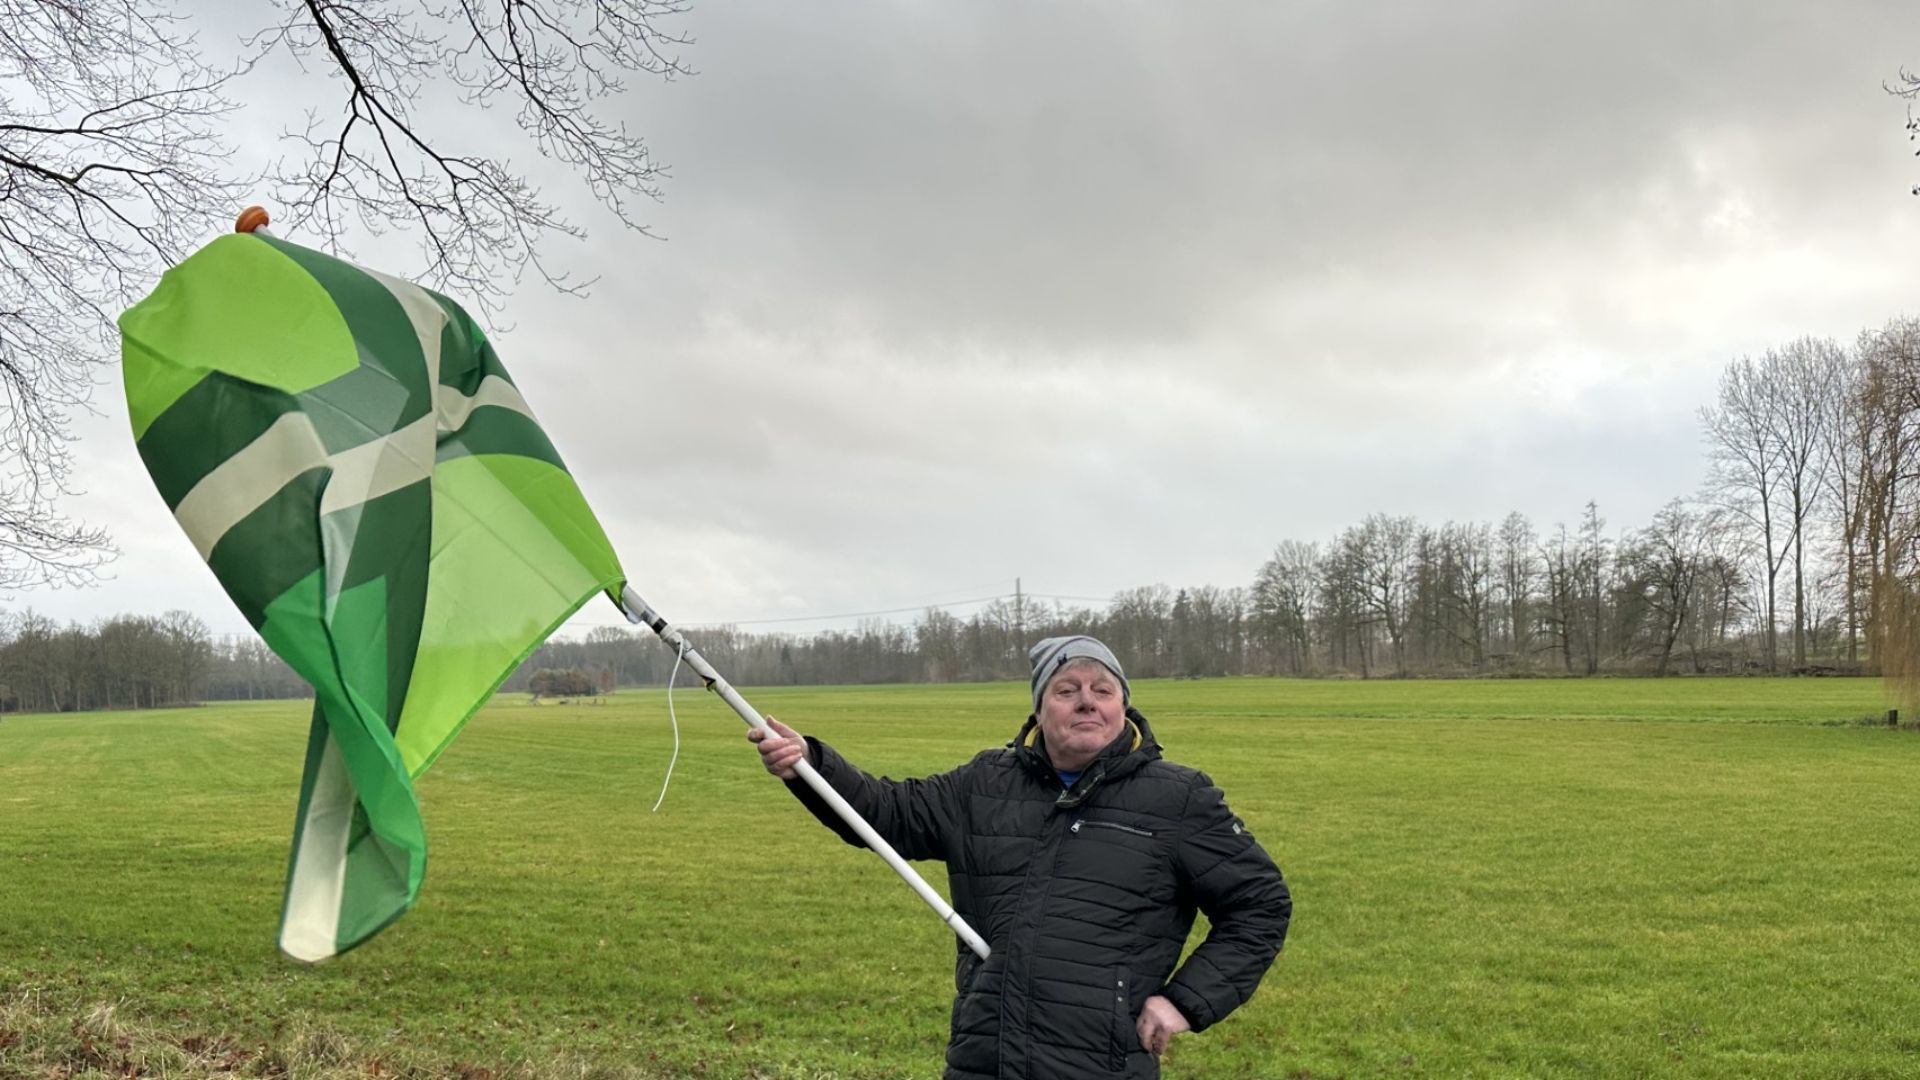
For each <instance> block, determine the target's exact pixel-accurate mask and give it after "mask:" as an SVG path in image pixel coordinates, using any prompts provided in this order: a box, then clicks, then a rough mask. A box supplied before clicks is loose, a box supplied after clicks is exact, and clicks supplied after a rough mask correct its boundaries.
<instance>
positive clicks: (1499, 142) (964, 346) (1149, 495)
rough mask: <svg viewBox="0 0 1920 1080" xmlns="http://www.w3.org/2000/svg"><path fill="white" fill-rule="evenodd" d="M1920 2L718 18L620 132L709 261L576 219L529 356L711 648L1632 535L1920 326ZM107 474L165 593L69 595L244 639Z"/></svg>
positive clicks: (773, 12) (661, 595) (973, 11)
mask: <svg viewBox="0 0 1920 1080" xmlns="http://www.w3.org/2000/svg"><path fill="white" fill-rule="evenodd" d="M1907 16H1908V12H1907V11H1906V9H1905V8H1904V7H1901V6H1896V5H1894V4H1891V3H1885V4H1838V5H1817V6H1816V5H1803V4H1788V3H1772V4H1745V3H1742V4H1733V3H1694V4H1665V3H1660V4H1656V3H1618V4H1582V5H1549V4H1536V3H1520V2H1517V0H1516V2H1509V3H1465V4H1448V5H1432V4H1379V5H1344V4H1326V3H1309V4H1286V5H1277V4H1243V5H1228V4H1219V5H1213V4H1209V5H1177V6H1175V5H1152V4H1144V3H1142V4H1091V3H1077V4H1047V5H954V4H946V5H935V4H919V3H900V4H892V5H791V4H765V3H761V4H752V3H748V4H718V3H708V4H703V5H700V6H698V7H697V9H696V10H695V11H694V12H693V14H692V15H691V17H690V20H689V28H690V29H691V30H692V31H693V32H694V33H695V34H696V36H697V37H698V38H699V45H698V46H697V47H696V49H695V50H694V51H693V57H694V62H695V66H696V67H697V68H698V69H699V70H700V72H701V74H700V75H699V76H698V77H696V78H693V79H691V80H686V81H682V82H678V83H675V84H672V85H669V86H657V85H643V86H636V87H635V88H634V89H633V91H632V92H631V93H630V94H629V96H628V97H627V99H626V100H625V102H624V104H623V108H624V109H625V110H626V112H627V115H628V118H629V122H630V123H631V124H632V125H633V126H634V127H635V128H636V129H638V130H640V131H643V132H645V133H647V134H648V136H649V138H650V140H651V141H652V143H653V145H654V147H655V149H656V151H657V152H658V153H660V154H661V156H662V157H663V158H665V159H666V160H668V161H670V162H671V163H672V165H673V170H674V179H673V180H672V182H671V183H670V184H669V188H668V199H667V201H666V202H665V203H664V204H663V205H661V206H659V207H657V208H655V209H654V210H653V211H652V212H651V213H647V214H645V215H644V216H646V217H647V218H648V219H649V220H650V221H651V222H652V223H653V224H654V225H655V227H656V228H657V229H658V230H659V231H660V232H661V233H662V234H664V235H665V236H666V237H667V238H668V239H667V240H666V241H665V242H664V243H655V242H652V241H648V240H645V239H642V238H639V237H636V236H634V235H632V234H630V233H626V232H624V231H622V230H618V229H615V228H609V227H607V226H606V223H605V221H604V219H602V218H599V217H596V216H595V215H594V214H593V213H592V212H591V210H590V209H588V208H580V210H579V212H578V213H577V214H576V216H577V217H578V218H579V219H580V220H582V221H583V222H584V223H586V224H587V225H589V226H590V227H591V228H592V229H593V235H592V236H591V237H590V239H589V240H588V241H587V242H586V243H584V244H582V245H577V246H563V247H561V248H557V249H555V251H554V252H553V253H552V254H553V255H554V256H555V257H556V259H557V260H559V261H560V262H561V263H562V264H563V265H567V266H571V267H572V268H574V269H577V270H580V271H583V272H586V273H589V274H599V275H600V276H601V279H602V280H601V281H600V283H599V285H598V286H596V289H595V293H594V296H593V298H592V299H591V300H589V301H586V302H578V301H573V300H568V299H564V298H558V297H554V296H551V295H549V294H545V293H542V292H541V291H539V290H538V289H537V288H535V287H533V286H530V285H529V286H527V287H523V288H522V289H521V290H520V291H519V293H518V294H517V296H516V297H515V298H514V300H513V301H512V305H511V310H510V311H509V312H508V316H507V317H508V320H509V321H510V322H512V323H514V324H515V329H514V331H513V332H512V333H511V334H509V335H507V336H506V337H505V338H504V339H503V341H502V350H503V353H504V355H505V356H506V358H507V361H508V363H509V365H510V366H511V367H512V368H513V369H514V371H515V372H516V375H517V376H518V378H519V379H520V381H521V382H522V383H523V384H524V385H525V386H526V388H527V392H528V396H529V397H530V399H531V400H532V401H533V403H534V406H535V407H536V409H537V410H538V411H539V412H540V414H541V416H542V417H543V419H545V421H546V422H547V423H548V425H549V426H550V427H551V428H553V429H554V430H555V432H556V437H557V441H558V442H559V443H560V445H561V447H562V450H563V452H564V453H565V454H566V456H567V458H568V460H569V462H570V464H571V465H572V467H573V468H574V471H575V473H576V474H577V475H578V476H579V477H580V478H581V481H582V484H583V486H584V487H585V488H586V489H587V491H588V494H589V496H590V497H591V498H593V499H594V501H595V502H596V505H597V506H598V507H599V509H600V512H601V514H602V516H603V518H604V519H606V521H607V523H608V526H609V529H610V530H611V531H612V533H613V534H614V536H615V537H616V539H617V540H618V541H619V542H620V544H621V545H622V547H623V550H625V551H626V552H627V558H628V559H629V560H630V562H631V563H632V565H631V566H630V569H631V570H632V571H633V572H634V573H635V576H636V578H637V579H638V580H640V581H642V582H645V583H646V584H647V590H646V591H648V593H649V595H650V596H651V597H652V598H653V599H654V600H655V602H656V603H658V604H660V606H661V607H662V609H663V610H666V611H667V612H668V614H669V615H672V616H675V617H677V618H739V619H749V618H757V617H772V616H777V615H781V614H788V613H791V614H806V613H819V612H830V611H852V610H865V609H871V608H875V607H891V606H896V605H899V604H912V603H917V602H921V601H925V600H931V599H936V598H943V599H952V598H956V592H955V590H962V589H963V588H964V587H966V586H970V585H978V584H981V583H985V582H1001V583H1002V584H1003V585H1006V584H1010V583H1011V580H1012V578H1013V577H1014V576H1016V575H1020V576H1023V577H1024V578H1025V579H1026V580H1027V584H1028V587H1029V588H1040V589H1042V590H1043V591H1053V592H1059V593H1066V594H1075V595H1080V594H1104V593H1106V592H1108V591H1110V590H1113V589H1116V588H1121V587H1128V586H1132V585H1136V584H1145V583H1150V582H1153V581H1168V582H1171V583H1175V584H1198V583H1205V582H1211V583H1215V584H1223V585H1225V584H1242V583H1245V582H1246V581H1247V580H1249V579H1250V578H1251V576H1252V574H1253V572H1254V570H1255V568H1256V567H1257V565H1258V563H1259V561H1260V560H1261V559H1262V558H1264V556H1265V555H1266V553H1267V552H1268V551H1270V550H1271V548H1272V546H1273V545H1274V543H1276V542H1277V541H1279V540H1281V539H1284V538H1288V537H1297V538H1303V539H1318V538H1324V537H1326V536H1328V535H1330V534H1331V533H1332V532H1333V531H1335V530H1337V529H1338V528H1340V527H1342V526H1344V525H1346V524H1349V523H1351V522H1353V521H1356V520H1358V519H1359V518H1360V517H1362V516H1364V515H1365V514H1367V513H1369V512H1373V511H1376V510H1384V511H1388V512H1395V513H1412V514H1415V515H1417V516H1419V517H1421V518H1422V519H1423V520H1427V521H1430V522H1435V523H1437V522H1439V521H1443V520H1446V519H1449V518H1453V519H1497V518H1498V517H1500V516H1502V515H1504V513H1505V512H1506V511H1507V510H1509V509H1519V510H1522V511H1524V512H1527V513H1529V514H1530V515H1532V516H1533V517H1534V519H1535V522H1536V524H1537V525H1539V526H1540V527H1541V528H1542V529H1545V528H1548V527H1550V526H1551V525H1552V523H1553V522H1554V521H1556V520H1567V521H1571V520H1573V519H1574V518H1575V517H1576V516H1577V515H1578V513H1579V511H1580V507H1581V505H1582V504H1584V503H1585V502H1586V501H1587V500H1588V499H1589V498H1592V499H1597V500H1599V502H1600V504H1601V508H1602V512H1603V513H1604V514H1606V516H1607V517H1608V518H1609V519H1610V520H1611V521H1612V522H1613V523H1614V525H1615V526H1618V527H1631V526H1635V525H1638V524H1640V523H1641V522H1643V521H1644V520H1645V519H1646V518H1647V517H1648V516H1650V515H1651V513H1652V512H1653V510H1654V509H1655V508H1657V507H1658V506H1659V505H1660V504H1661V503H1664V502H1665V501H1667V500H1668V499H1669V498H1672V497H1673V496H1676V495H1682V494H1686V493H1688V492H1689V491H1691V490H1692V489H1693V487H1694V486H1695V485H1696V484H1697V482H1698V480H1699V478H1700V473H1701V470H1702V467H1703V464H1704V463H1703V459H1702V457H1701V454H1700V451H1699V444H1698V436H1697V433H1696V422H1695V419H1694V417H1695V411H1696V410H1697V408H1698V407H1699V405H1701V404H1702V403H1704V402H1705V401H1706V400H1707V396H1708V395H1709V394H1710V393H1711V390H1712V386H1713V380H1714V377H1715V375H1716V374H1717V371H1718V369H1719V367H1720V365H1722V364H1723V363H1724V362H1725V361H1726V359H1728V358H1729V357H1731V356H1733V355H1736V354H1738V353H1741V352H1748V351H1754V350H1758V349H1762V348H1765V347H1766V346H1768V345H1770V344H1774V343H1777V342H1780V341H1783V340H1785V339H1787V338H1791V337H1794V336H1798V335H1800V334H1803V333H1820V334H1833V335H1837V336H1842V337H1850V336H1851V335H1852V334H1853V333H1854V332H1855V331H1856V330H1858V329H1859V328H1861V327H1863V326H1866V325H1870V324H1875V323H1879V322H1881V321H1883V320H1885V319H1886V318H1888V317H1890V316H1893V315H1897V314H1901V313H1903V312H1904V311H1906V310H1907V305H1908V304H1909V301H1908V299H1907V296H1906V282H1907V277H1906V273H1907V270H1906V262H1907V259H1908V253H1909V252H1910V251H1912V250H1913V248H1914V246H1915V241H1916V240H1917V239H1920V228H1916V221H1917V220H1920V218H1917V215H1920V200H1914V199H1911V198H1910V197H1909V196H1907V194H1906V190H1907V188H1908V187H1909V186H1910V185H1911V184H1912V183H1913V182H1914V181H1915V180H1916V179H1920V163H1916V162H1914V161H1913V159H1912V158H1911V157H1910V156H1909V146H1908V144H1907V143H1906V142H1905V141H1904V140H1902V138H1901V131H1900V123H1901V120H1902V117H1903V114H1902V109H1901V106H1900V105H1899V104H1898V103H1897V102H1894V101H1892V100H1891V99H1889V98H1887V97H1886V96H1885V95H1884V94H1883V92H1882V91H1881V89H1880V84H1881V82H1882V81H1883V80H1885V79H1887V78H1890V77H1891V76H1892V75H1893V74H1894V73H1895V72H1896V71H1897V70H1898V69H1899V66H1900V64H1901V63H1902V62H1903V61H1907V62H1912V63H1915V64H1920V46H1915V45H1912V44H1911V42H1910V40H1909V39H1908V38H1907V37H1905V36H1903V34H1904V31H1906V29H1907V23H1908V21H1909V20H1908V18H1907ZM1903 48H1909V49H1910V51H1909V52H1907V53H1903V52H1902V49H1903ZM543 175H545V174H543ZM552 176H553V177H555V179H554V181H553V189H554V191H555V192H556V193H558V192H561V191H563V190H564V188H565V185H564V183H563V182H562V181H561V179H560V178H559V177H560V174H552ZM364 254H367V252H365V251H363V255H364ZM103 430H104V429H103ZM116 435H117V436H118V437H117V439H116ZM82 449H83V457H84V461H83V466H84V467H85V468H87V469H89V470H92V476H93V479H92V480H90V481H89V482H90V483H91V485H92V487H93V488H94V489H95V491H96V493H97V494H96V497H95V498H93V499H91V500H89V501H88V502H86V503H84V504H83V506H82V509H83V510H86V511H87V512H89V513H90V514H91V515H92V516H94V517H95V518H97V519H101V520H103V521H105V522H107V523H109V524H113V525H115V526H116V527H117V528H118V529H119V530H120V532H121V535H122V537H123V541H126V542H128V546H129V547H130V553H129V557H128V558H127V559H126V560H123V563H122V564H121V568H120V574H121V578H120V582H119V584H118V585H117V586H116V588H115V589H114V590H113V591H112V592H111V593H106V594H94V595H93V596H91V597H88V598H74V597H71V596H68V595H67V594H62V597H61V599H60V600H59V601H54V600H52V599H51V598H49V599H48V602H47V603H44V604H42V606H44V607H46V608H48V609H50V610H55V611H56V612H58V611H62V610H66V611H72V612H74V613H76V614H81V615H84V614H86V613H87V612H90V611H96V610H122V609H126V608H129V607H135V606H149V605H148V603H147V600H146V599H145V598H146V597H148V596H151V597H152V598H154V602H156V603H157V602H159V600H160V599H161V598H163V597H164V598H167V599H166V603H168V604H169V605H170V604H172V603H173V602H174V598H176V597H180V596H187V597H188V598H187V599H182V600H180V601H179V602H180V603H183V604H186V603H193V604H200V603H208V602H209V601H206V600H205V599H204V596H205V594H206V591H207V588H210V575H207V574H206V572H205V571H204V570H202V569H198V568H195V567H193V566H192V565H191V550H190V549H189V548H187V546H186V544H185V541H184V540H180V539H179V538H178V537H176V536H174V535H173V534H172V527H171V525H170V524H169V523H168V522H166V521H165V520H164V515H163V514H161V513H158V512H157V511H156V507H157V501H156V500H151V499H142V498H137V497H132V496H130V495H126V490H127V487H129V486H133V485H134V484H135V480H136V479H137V472H136V471H135V470H137V463H135V464H134V465H132V466H131V468H130V467H129V464H128V463H129V462H131V461H132V458H131V454H130V451H129V450H128V448H127V446H126V445H125V439H124V435H121V434H118V433H113V434H105V435H102V436H100V437H99V438H94V437H92V436H90V437H89V441H88V443H87V444H86V445H85V446H83V448H82ZM103 481H104V482H103ZM103 489H105V490H106V491H107V492H109V493H110V494H111V496H112V497H100V495H99V494H98V493H100V492H102V490H103ZM123 495H126V497H124V498H123V497H121V496H123ZM150 504H151V505H150ZM176 541H177V542H176ZM169 552H170V554H164V553H169ZM194 575H198V576H197V577H195V576H194ZM189 578H191V579H192V580H195V581H200V580H203V579H204V580H205V581H206V582H208V583H209V584H208V585H207V587H206V588H200V589H199V594H198V595H199V599H195V598H194V597H193V596H191V595H188V593H185V592H182V591H180V590H181V589H182V586H181V585H180V584H179V582H182V581H186V580H188V579H189ZM169 590H172V591H169ZM960 595H965V593H964V592H963V593H961V594H960ZM30 599H32V600H33V602H34V603H36V604H41V602H42V598H41V597H33V598H30ZM64 604H71V605H72V606H70V607H64V608H63V605H64ZM606 619H607V616H606V615H605V614H602V615H600V616H598V617H597V620H598V621H606ZM225 621H231V620H225Z"/></svg>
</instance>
